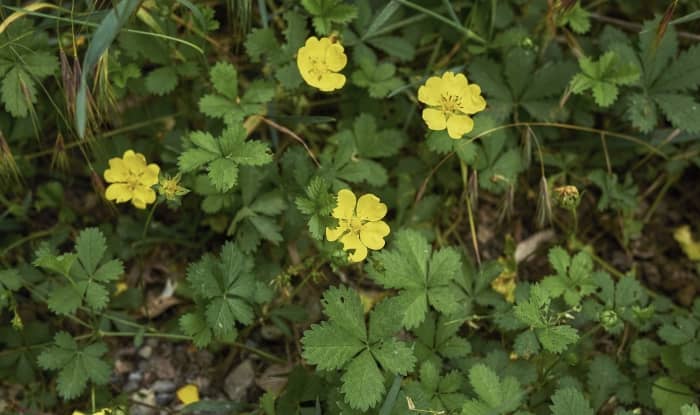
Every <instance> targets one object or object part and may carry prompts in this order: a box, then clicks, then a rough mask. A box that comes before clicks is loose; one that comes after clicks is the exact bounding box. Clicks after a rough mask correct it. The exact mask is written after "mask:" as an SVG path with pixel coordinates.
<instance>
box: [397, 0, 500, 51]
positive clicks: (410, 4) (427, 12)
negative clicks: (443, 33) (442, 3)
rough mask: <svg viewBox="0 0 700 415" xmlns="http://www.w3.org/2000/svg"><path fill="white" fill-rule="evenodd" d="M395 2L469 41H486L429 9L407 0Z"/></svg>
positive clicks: (483, 42)
mask: <svg viewBox="0 0 700 415" xmlns="http://www.w3.org/2000/svg"><path fill="white" fill-rule="evenodd" d="M396 1H398V2H399V3H401V4H403V5H404V6H406V7H409V8H411V9H413V10H416V11H419V12H421V13H423V14H425V15H428V16H430V17H432V18H433V19H436V20H439V21H441V22H443V23H445V24H446V25H448V26H450V27H452V28H454V29H456V30H457V31H459V32H461V33H463V34H464V35H465V36H466V37H467V38H469V39H473V40H476V41H477V42H479V43H482V44H485V43H486V40H484V38H482V37H481V36H479V35H477V34H476V33H474V32H473V31H471V30H469V29H467V28H466V27H462V25H460V24H458V23H455V22H453V21H452V20H450V19H448V18H446V17H445V16H441V15H439V14H437V13H435V12H434V11H432V10H430V9H427V8H425V7H423V6H419V5H417V4H416V3H414V2H412V1H408V0H396Z"/></svg>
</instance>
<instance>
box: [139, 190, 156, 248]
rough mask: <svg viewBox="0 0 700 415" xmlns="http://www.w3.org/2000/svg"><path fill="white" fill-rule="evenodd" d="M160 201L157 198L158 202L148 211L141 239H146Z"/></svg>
mask: <svg viewBox="0 0 700 415" xmlns="http://www.w3.org/2000/svg"><path fill="white" fill-rule="evenodd" d="M159 203H160V201H159V200H158V199H156V202H155V203H154V204H153V206H151V210H150V211H149V212H148V217H146V223H145V224H144V225H143V233H141V239H146V235H147V234H148V227H149V226H150V225H151V220H153V213H155V211H156V207H157V206H158V204H159Z"/></svg>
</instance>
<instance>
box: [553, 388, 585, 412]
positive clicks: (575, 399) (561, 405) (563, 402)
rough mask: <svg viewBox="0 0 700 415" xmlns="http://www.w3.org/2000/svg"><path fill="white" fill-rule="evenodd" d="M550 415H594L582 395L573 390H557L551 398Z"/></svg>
mask: <svg viewBox="0 0 700 415" xmlns="http://www.w3.org/2000/svg"><path fill="white" fill-rule="evenodd" d="M549 409H551V410H552V415H594V414H595V412H594V411H593V408H591V405H590V403H588V401H587V400H586V398H585V397H584V396H583V394H582V393H581V392H580V391H579V390H578V389H575V388H564V389H558V390H557V391H556V393H554V395H553V396H552V405H550V406H549Z"/></svg>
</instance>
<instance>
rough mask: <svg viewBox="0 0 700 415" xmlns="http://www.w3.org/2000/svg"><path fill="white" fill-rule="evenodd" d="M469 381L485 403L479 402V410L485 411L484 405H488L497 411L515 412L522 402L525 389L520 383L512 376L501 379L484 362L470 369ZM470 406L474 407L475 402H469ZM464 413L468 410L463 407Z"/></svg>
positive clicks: (500, 412) (501, 412)
mask: <svg viewBox="0 0 700 415" xmlns="http://www.w3.org/2000/svg"><path fill="white" fill-rule="evenodd" d="M469 382H470V383H471V385H472V388H473V389H474V392H476V394H477V396H478V397H479V399H480V400H481V401H483V404H485V405H483V404H482V405H478V404H477V405H476V408H475V409H477V410H478V411H483V407H484V406H487V407H489V408H490V409H491V411H493V412H495V413H499V414H505V413H509V412H513V411H514V410H515V409H517V408H518V406H520V403H521V402H522V399H523V390H522V389H521V387H520V383H519V382H518V381H517V380H516V379H515V378H514V377H510V376H508V377H506V378H504V379H502V380H501V379H500V378H499V377H498V375H497V374H496V373H495V372H494V371H493V370H492V369H491V368H490V367H488V366H486V365H484V364H481V363H480V364H477V365H474V366H472V368H471V369H469ZM468 406H469V407H472V406H474V403H469V404H468ZM465 408H466V407H465ZM493 412H490V413H493ZM462 413H463V414H465V413H468V412H465V409H463V411H462ZM487 413H489V412H487Z"/></svg>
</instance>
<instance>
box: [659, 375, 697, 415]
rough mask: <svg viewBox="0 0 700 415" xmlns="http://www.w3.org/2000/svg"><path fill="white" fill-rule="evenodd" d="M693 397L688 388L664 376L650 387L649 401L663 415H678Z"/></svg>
mask: <svg viewBox="0 0 700 415" xmlns="http://www.w3.org/2000/svg"><path fill="white" fill-rule="evenodd" d="M694 396H695V394H694V393H693V391H692V390H691V389H690V388H689V387H688V386H686V385H684V384H682V383H679V382H677V381H675V380H673V379H671V378H669V377H665V376H664V377H660V378H658V379H656V381H655V382H654V384H653V385H652V386H651V399H652V400H653V401H654V405H656V407H657V408H659V409H660V410H661V413H662V414H663V415H679V414H680V413H681V407H683V406H684V405H690V404H692V403H693V401H694Z"/></svg>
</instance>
